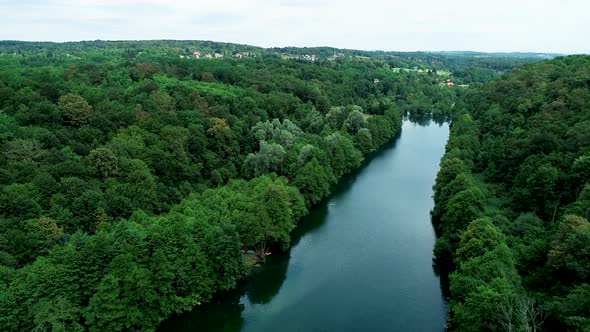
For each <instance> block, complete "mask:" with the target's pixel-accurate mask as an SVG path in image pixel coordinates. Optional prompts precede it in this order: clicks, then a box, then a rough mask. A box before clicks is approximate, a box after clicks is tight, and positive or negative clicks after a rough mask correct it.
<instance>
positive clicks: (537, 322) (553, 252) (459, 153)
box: [432, 56, 590, 331]
mask: <svg viewBox="0 0 590 332" xmlns="http://www.w3.org/2000/svg"><path fill="white" fill-rule="evenodd" d="M589 72H590V57H589V56H568V57H562V58H557V59H554V60H549V61H543V62H540V63H536V64H533V65H527V66H524V67H522V68H519V69H517V70H515V71H513V72H512V73H510V74H508V75H505V76H502V77H500V78H498V79H496V80H494V81H491V82H489V83H487V84H485V85H484V86H482V87H481V88H479V89H476V90H473V91H470V92H469V93H468V94H466V95H465V96H464V98H462V100H461V103H459V104H458V106H457V107H456V108H455V112H454V116H453V121H452V125H451V134H450V138H449V141H448V144H447V146H446V153H445V155H444V156H443V158H442V160H441V166H440V171H439V173H438V175H437V179H436V184H435V185H434V201H435V207H434V209H433V211H432V220H433V225H434V227H435V229H436V233H437V236H438V239H437V242H436V245H435V250H434V252H435V256H436V259H437V260H436V263H437V265H438V268H439V269H440V270H442V271H444V274H445V275H447V278H448V280H449V288H450V301H449V314H450V319H449V329H451V330H457V331H539V330H544V331H566V330H567V331H588V330H589V329H590V302H589V301H590V286H589V284H590V265H589V262H590V252H589V251H588V250H589V248H590V223H589V222H588V220H589V218H590V199H589V198H590V182H589V181H590V154H589V153H590V140H588V137H589V136H588V133H590V126H589V125H590V112H589V110H590V80H589V78H590V76H589V74H588V73H589ZM449 274H450V275H449ZM443 279H445V278H444V276H443Z"/></svg>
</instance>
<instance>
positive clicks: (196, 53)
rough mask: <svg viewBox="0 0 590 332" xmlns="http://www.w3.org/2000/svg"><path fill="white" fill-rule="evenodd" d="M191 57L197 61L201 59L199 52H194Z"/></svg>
mask: <svg viewBox="0 0 590 332" xmlns="http://www.w3.org/2000/svg"><path fill="white" fill-rule="evenodd" d="M193 56H194V57H195V58H197V59H198V58H200V57H201V52H197V51H195V52H193Z"/></svg>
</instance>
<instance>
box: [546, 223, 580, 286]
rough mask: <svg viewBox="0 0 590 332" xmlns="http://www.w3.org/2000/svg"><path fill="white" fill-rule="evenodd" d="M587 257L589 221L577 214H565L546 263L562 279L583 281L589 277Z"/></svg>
mask: <svg viewBox="0 0 590 332" xmlns="http://www.w3.org/2000/svg"><path fill="white" fill-rule="evenodd" d="M588 257H590V223H589V222H588V220H586V219H584V218H582V217H579V216H574V215H567V216H565V217H564V218H563V220H562V221H561V223H560V225H559V229H558V231H557V233H556V234H555V238H554V240H553V242H552V244H551V250H550V251H549V255H548V261H547V264H548V265H549V266H550V267H551V268H553V269H554V270H555V272H556V273H559V274H560V276H561V278H560V279H561V280H562V281H568V282H584V281H587V280H588V277H590V261H589V259H588ZM566 276H567V277H566Z"/></svg>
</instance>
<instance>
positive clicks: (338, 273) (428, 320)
mask: <svg viewBox="0 0 590 332" xmlns="http://www.w3.org/2000/svg"><path fill="white" fill-rule="evenodd" d="M448 134H449V129H448V125H447V124H442V125H440V124H436V123H426V124H424V123H422V124H416V123H412V122H409V121H405V122H404V124H403V130H402V133H401V136H400V138H399V139H398V140H397V142H396V143H394V144H392V145H391V146H389V147H387V148H385V149H384V150H382V151H381V152H379V153H378V154H377V155H376V156H375V157H374V158H373V159H372V160H371V161H370V162H369V163H368V164H367V165H366V166H365V167H364V168H363V169H361V170H360V171H359V172H358V173H357V174H355V175H353V176H350V177H349V178H347V179H344V181H343V183H341V184H340V185H339V186H338V187H337V188H336V190H335V192H334V194H333V195H332V196H331V197H330V198H329V199H328V200H326V202H324V203H322V204H321V205H319V206H318V207H316V208H315V209H313V210H312V211H311V213H310V214H309V215H308V216H307V217H306V218H305V219H304V220H302V221H301V224H300V226H299V227H298V228H297V229H296V230H295V234H293V247H292V249H291V250H290V251H288V252H286V253H276V254H274V253H273V255H271V256H269V258H268V259H267V262H266V264H265V265H264V266H263V267H262V268H260V269H259V270H258V271H256V272H255V273H254V275H253V276H252V277H251V278H250V279H249V280H248V281H246V282H244V283H243V284H242V285H240V286H239V287H238V288H237V289H235V290H232V291H230V292H225V293H221V294H219V295H218V296H217V297H216V298H215V299H214V300H213V302H212V303H210V304H207V305H203V306H201V307H198V308H195V309H194V310H193V311H191V312H188V313H185V314H182V315H180V316H175V317H171V318H170V319H168V320H167V321H165V322H164V323H163V324H162V326H161V327H160V330H162V331H443V330H444V325H445V317H446V306H445V303H444V299H443V295H442V292H441V288H440V283H439V278H438V277H437V275H436V274H435V272H434V270H433V268H432V248H433V245H434V240H435V236H434V231H433V229H432V225H431V223H430V215H429V211H430V210H431V208H432V206H433V202H432V198H431V196H432V185H433V184H434V179H435V177H436V172H437V170H438V165H439V160H440V158H441V156H442V154H443V151H444V145H445V143H446V141H447V138H448Z"/></svg>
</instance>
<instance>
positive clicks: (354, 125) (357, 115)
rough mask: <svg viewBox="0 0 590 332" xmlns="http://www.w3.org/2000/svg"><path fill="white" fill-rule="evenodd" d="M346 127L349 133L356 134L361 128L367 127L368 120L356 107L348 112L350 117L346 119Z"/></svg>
mask: <svg viewBox="0 0 590 332" xmlns="http://www.w3.org/2000/svg"><path fill="white" fill-rule="evenodd" d="M344 127H346V130H348V132H349V133H351V134H356V133H357V132H358V131H359V130H361V129H363V128H366V127H367V121H366V120H365V117H364V116H363V113H361V111H359V110H356V109H355V110H353V111H352V112H350V113H349V114H348V117H347V118H346V120H345V121H344Z"/></svg>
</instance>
